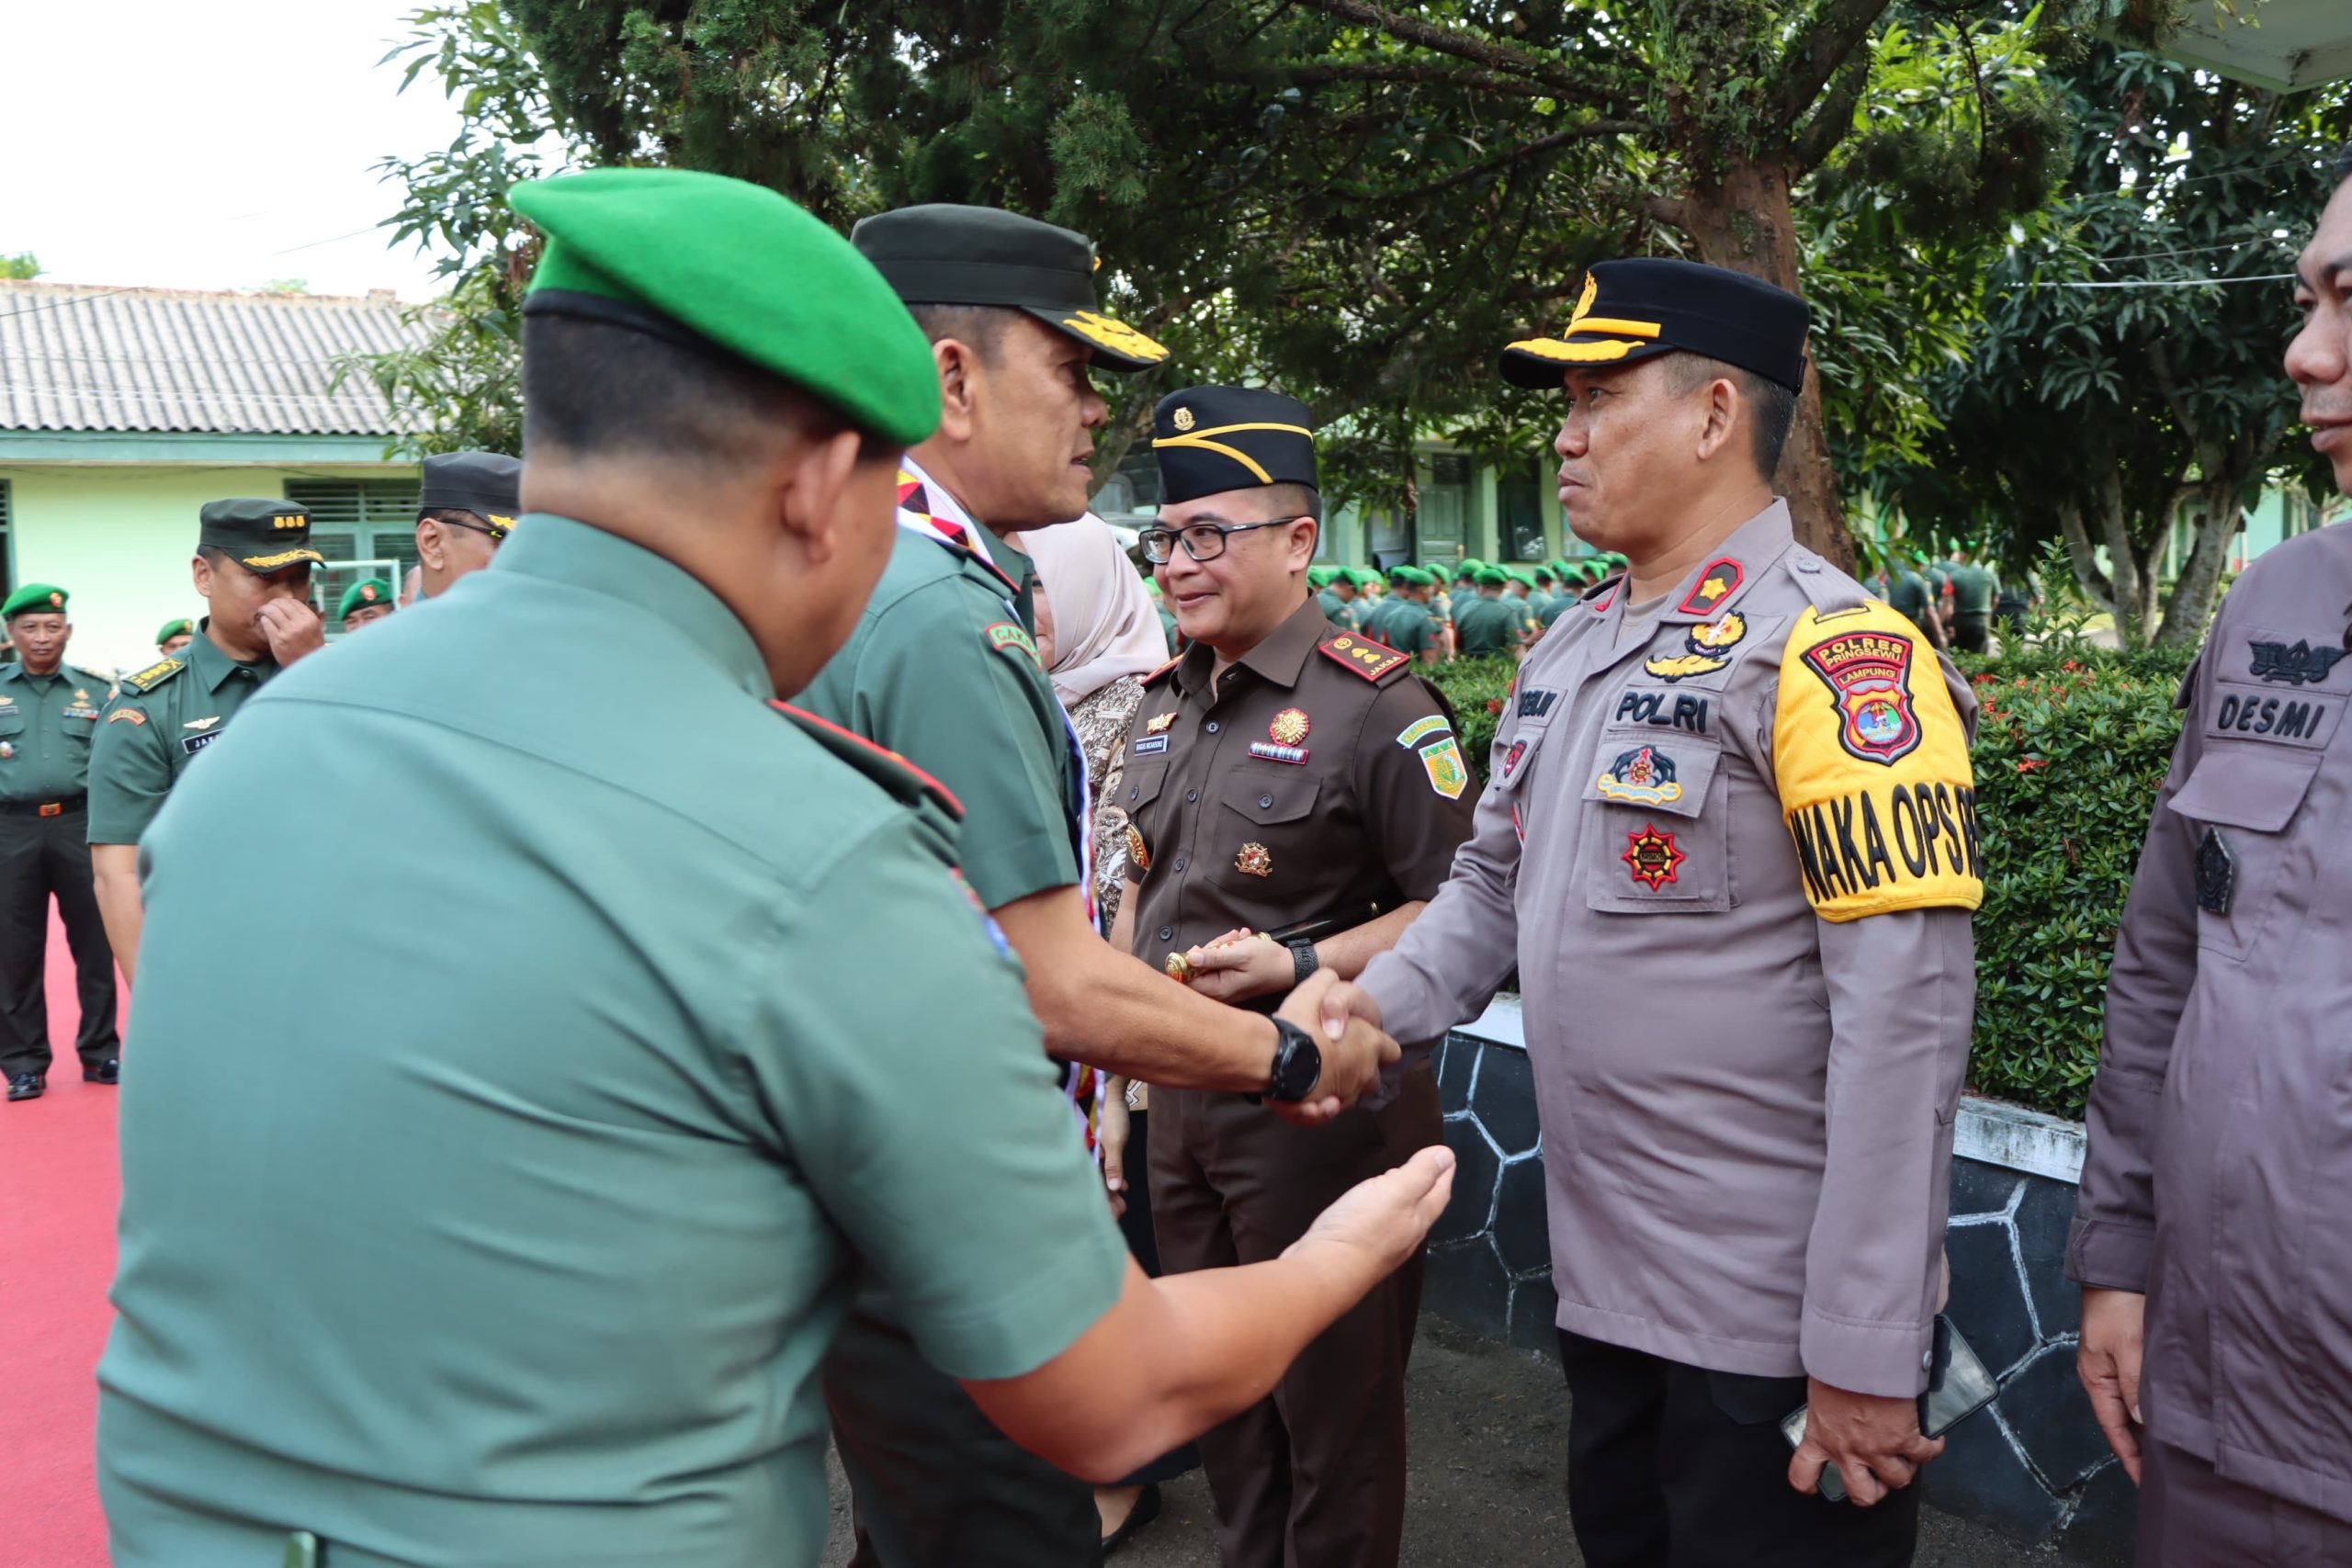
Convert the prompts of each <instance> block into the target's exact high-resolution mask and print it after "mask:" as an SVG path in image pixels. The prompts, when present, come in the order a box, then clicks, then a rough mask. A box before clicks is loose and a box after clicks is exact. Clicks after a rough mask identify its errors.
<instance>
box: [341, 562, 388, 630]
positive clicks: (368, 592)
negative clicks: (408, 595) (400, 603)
mask: <svg viewBox="0 0 2352 1568" xmlns="http://www.w3.org/2000/svg"><path fill="white" fill-rule="evenodd" d="M391 613H392V585H391V584H390V583H389V582H387V581H384V580H383V579H382V578H380V577H371V578H369V579H368V580H367V581H365V582H355V583H353V584H352V585H351V586H350V587H348V588H346V589H345V590H344V591H343V603H342V604H339V605H337V606H336V608H335V613H334V614H335V619H337V620H339V621H341V622H342V623H343V630H344V634H345V636H349V635H350V634H351V633H353V632H356V631H357V630H358V629H359V628H360V627H362V626H366V625H367V624H368V622H370V621H380V620H382V619H383V618H384V617H385V616H386V615H390V614H391Z"/></svg>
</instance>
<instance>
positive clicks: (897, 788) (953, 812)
mask: <svg viewBox="0 0 2352 1568" xmlns="http://www.w3.org/2000/svg"><path fill="white" fill-rule="evenodd" d="M768 706H770V707H772V708H774V709H775V711H776V712H778V713H780V714H782V715H784V716H785V717H786V718H788V719H790V720H792V721H793V722H794V723H795V724H797V725H798V726H799V727H800V730H801V733H803V734H804V735H807V736H809V738H810V739H814V740H816V741H817V742H818V743H819V744H820V745H821V746H823V747H824V748H825V750H828V751H831V753H832V754H833V755H834V756H836V757H839V758H841V759H842V761H845V762H847V763H849V764H850V765H851V766H852V767H854V768H855V769H856V770H857V771H858V772H859V773H864V774H865V776H866V777H868V778H870V779H873V780H874V781H875V782H876V783H877V784H881V785H882V786H883V787H884V788H885V789H888V790H889V791H890V793H891V794H893V795H897V796H898V797H899V799H901V800H904V801H906V802H908V803H909V804H913V803H914V802H915V801H917V800H919V799H921V798H922V797H925V796H928V797H929V798H930V799H931V800H932V801H933V803H934V804H937V805H940V806H943V807H946V809H947V814H948V815H949V816H950V817H953V818H956V820H957V821H959V822H960V821H962V820H963V818H964V803H963V802H962V801H960V800H958V799H956V792H955V791H954V790H951V789H949V788H948V787H947V786H946V785H945V784H941V783H940V782H939V781H938V780H937V779H935V778H933V777H932V776H931V775H930V774H929V773H924V772H923V771H922V769H921V768H918V767H916V766H915V765H914V764H913V763H912V762H910V761H907V760H906V759H905V758H904V757H901V756H899V754H898V753H897V752H896V751H893V750H890V749H889V748H888V747H887V746H876V744H874V742H873V741H871V740H868V739H866V738H865V736H863V735H860V734H858V733H857V732H856V731H855V730H854V729H843V728H842V727H841V726H840V725H838V724H835V723H834V722H833V721H832V720H831V719H830V718H820V717H819V716H817V715H815V714H813V713H810V712H809V710H808V709H807V708H800V707H795V706H793V705H791V704H790V703H786V702H771V703H770V704H768Z"/></svg>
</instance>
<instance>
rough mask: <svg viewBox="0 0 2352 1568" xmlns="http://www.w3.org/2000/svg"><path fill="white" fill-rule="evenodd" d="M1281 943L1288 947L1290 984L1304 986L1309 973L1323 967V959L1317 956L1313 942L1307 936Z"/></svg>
mask: <svg viewBox="0 0 2352 1568" xmlns="http://www.w3.org/2000/svg"><path fill="white" fill-rule="evenodd" d="M1283 946H1284V947H1287V948H1289V949H1290V983H1291V984H1292V985H1294V986H1304V985H1305V984H1306V977H1307V976H1309V975H1312V974H1314V973H1315V972H1316V971H1317V969H1320V968H1322V967H1323V960H1322V959H1321V958H1319V957H1318V956H1317V954H1316V952H1315V943H1314V942H1312V941H1311V940H1309V939H1308V938H1306V937H1301V938H1299V939H1298V940H1297V941H1296V942H1284V943H1283Z"/></svg>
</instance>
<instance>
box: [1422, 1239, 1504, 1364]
mask: <svg viewBox="0 0 2352 1568" xmlns="http://www.w3.org/2000/svg"><path fill="white" fill-rule="evenodd" d="M1421 1310H1423V1311H1424V1312H1433V1313H1435V1314H1438V1315H1439V1316H1440V1317H1442V1318H1446V1319H1449V1320H1451V1321H1453V1322H1454V1323H1458V1324H1460V1325H1462V1326H1463V1327H1464V1328H1468V1329H1471V1330H1474V1331H1475V1332H1476V1333H1480V1334H1489V1335H1492V1336H1493V1337H1496V1338H1498V1339H1501V1338H1505V1337H1508V1336H1509V1335H1510V1278H1509V1277H1508V1276H1506V1275H1505V1274H1504V1273H1503V1266H1502V1264H1501V1263H1499V1262H1498V1261H1497V1260H1496V1258H1495V1249H1494V1248H1493V1247H1489V1246H1488V1245H1487V1241H1486V1238H1485V1237H1483V1236H1482V1237H1480V1238H1479V1239H1477V1240H1476V1241H1469V1242H1463V1243H1461V1244H1460V1245H1458V1246H1454V1247H1431V1248H1430V1271H1429V1279H1428V1280H1427V1282H1426V1283H1424V1284H1423V1285H1422V1287H1421Z"/></svg>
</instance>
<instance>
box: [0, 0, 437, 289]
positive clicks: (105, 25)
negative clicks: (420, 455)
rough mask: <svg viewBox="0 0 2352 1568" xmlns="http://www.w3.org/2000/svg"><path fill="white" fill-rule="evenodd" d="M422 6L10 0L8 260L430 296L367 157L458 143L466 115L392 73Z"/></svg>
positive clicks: (5, 174)
mask: <svg viewBox="0 0 2352 1568" xmlns="http://www.w3.org/2000/svg"><path fill="white" fill-rule="evenodd" d="M417 3H418V0H204V3H192V0H89V3H85V4H83V5H79V6H53V5H38V4H30V3H26V4H18V3H17V0H0V61H6V62H7V73H6V74H7V80H6V85H5V87H0V149H5V150H6V151H5V152H0V254H6V255H13V254H16V253H17V252H19V251H30V252H32V253H33V254H35V255H37V256H39V257H40V264H41V266H42V268H43V271H42V275H41V278H42V281H43V282H55V283H107V284H147V285H156V286H163V287H168V288H254V287H256V286H258V285H261V284H264V283H267V282H269V281H271V280H272V279H275V278H301V279H304V280H306V281H307V282H308V283H309V285H310V288H311V291H312V292H313V293H320V294H364V293H366V292H367V291H368V289H370V288H392V289H397V290H398V291H399V292H400V295H401V298H402V299H425V298H429V297H430V296H431V295H432V294H434V293H435V292H436V291H437V290H436V289H435V285H434V282H433V277H432V258H431V257H429V256H419V255H418V254H415V252H414V251H413V248H412V247H402V248H401V250H399V251H397V252H395V251H393V250H391V249H390V248H388V247H387V245H386V243H385V242H386V240H387V238H388V237H389V231H383V230H379V229H377V228H375V227H374V225H376V224H377V223H379V221H381V220H383V219H384V218H386V217H388V216H390V213H391V211H392V209H393V208H394V207H395V206H397V205H398V202H399V191H398V187H397V186H389V185H385V184H382V183H381V182H380V181H379V178H378V176H377V175H375V174H374V173H373V172H372V171H371V169H370V165H371V164H375V163H376V162H377V161H378V160H379V159H380V158H382V157H384V156H386V155H387V154H398V155H401V156H413V155H414V154H416V153H419V152H426V151H429V150H431V149H433V148H435V147H440V146H444V145H447V142H448V141H449V139H450V137H451V136H452V135H454V134H455V132H456V130H457V118H458V117H457V112H456V110H455V108H454V107H452V106H451V105H450V104H449V103H448V102H447V100H446V99H445V98H443V97H442V96H441V93H440V89H439V87H438V85H436V84H435V82H434V80H433V78H432V75H431V73H430V72H427V73H425V74H424V76H421V77H420V78H418V80H417V83H416V85H414V86H413V87H411V88H410V89H409V90H408V91H407V92H406V93H401V94H395V92H394V89H395V88H396V87H398V86H399V85H400V68H399V67H398V66H397V65H388V66H383V67H380V68H379V66H378V65H377V63H376V62H377V61H379V60H380V59H381V58H383V55H384V53H385V51H387V50H389V49H390V47H391V46H392V44H393V43H394V42H395V41H397V40H398V39H401V38H402V37H404V36H405V34H406V30H407V29H406V28H404V27H402V25H401V17H402V16H404V15H405V14H406V13H408V12H409V11H411V10H413V9H414V8H415V6H416V4H417Z"/></svg>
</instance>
